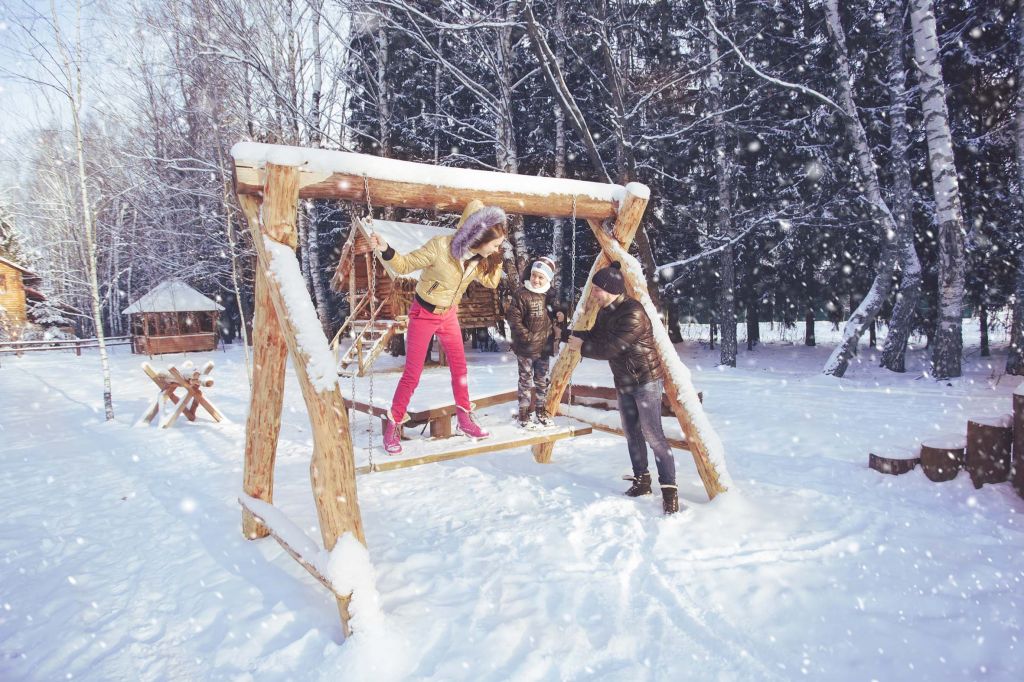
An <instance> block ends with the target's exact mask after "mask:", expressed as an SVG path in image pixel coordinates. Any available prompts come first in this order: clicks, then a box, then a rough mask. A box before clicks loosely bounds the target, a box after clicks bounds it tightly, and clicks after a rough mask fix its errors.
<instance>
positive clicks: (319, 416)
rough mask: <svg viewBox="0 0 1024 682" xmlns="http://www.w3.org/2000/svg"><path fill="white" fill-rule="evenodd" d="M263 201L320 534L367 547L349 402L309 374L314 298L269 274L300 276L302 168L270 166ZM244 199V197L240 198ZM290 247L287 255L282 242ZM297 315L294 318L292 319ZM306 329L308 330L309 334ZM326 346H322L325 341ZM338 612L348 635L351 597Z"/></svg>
mask: <svg viewBox="0 0 1024 682" xmlns="http://www.w3.org/2000/svg"><path fill="white" fill-rule="evenodd" d="M263 197H264V205H263V210H262V212H261V215H260V221H259V225H258V226H257V225H256V224H254V223H253V222H250V224H249V225H250V228H251V229H252V233H253V243H254V245H255V246H256V253H257V257H258V259H259V268H260V269H261V270H263V271H265V272H266V273H267V276H266V279H265V281H266V283H267V289H268V291H269V293H270V299H271V301H273V304H274V311H275V312H276V313H277V320H278V323H279V324H280V326H281V329H282V331H283V332H284V339H285V343H286V344H287V346H288V353H289V355H290V356H291V358H292V366H293V367H294V369H295V373H296V376H297V378H298V380H299V386H300V387H301V388H302V397H303V399H304V400H305V403H306V409H307V411H308V412H309V418H310V425H311V427H312V433H313V460H312V462H311V463H310V481H311V483H312V486H313V496H314V499H315V501H316V508H317V517H318V518H319V521H320V534H321V536H322V538H323V542H324V548H325V549H327V551H330V550H332V549H333V548H334V545H335V544H336V543H337V541H338V538H340V537H341V536H342V535H344V534H345V533H352V534H353V536H355V538H356V539H358V540H359V541H360V542H361V543H363V544H364V545H365V544H366V538H365V536H364V534H363V523H362V518H361V516H360V513H359V502H358V498H357V496H356V477H355V459H354V455H353V451H352V434H351V431H350V429H349V422H348V414H347V411H346V409H345V402H344V400H343V399H342V396H341V390H340V388H339V387H338V383H337V377H332V378H333V381H332V382H331V386H330V387H329V388H327V387H324V386H323V384H322V379H323V378H322V377H321V381H320V382H318V384H314V382H313V380H312V378H311V376H310V356H309V353H308V352H307V350H306V348H305V346H304V345H300V344H299V341H298V331H299V329H298V322H297V320H298V319H302V318H303V317H305V318H307V319H308V318H309V317H311V316H312V317H314V319H315V315H316V311H315V309H314V308H313V302H312V300H310V299H309V297H308V296H306V297H303V298H293V299H290V300H289V301H288V302H287V303H286V301H285V297H284V294H283V293H282V291H281V285H280V283H279V282H278V281H277V279H276V278H275V277H274V276H272V275H271V274H270V273H271V272H273V270H274V269H275V268H280V269H282V270H285V271H292V272H293V273H294V276H295V277H296V278H300V277H301V275H300V274H299V272H298V261H297V260H296V258H295V253H294V249H295V242H296V229H295V221H296V217H297V214H298V200H299V169H298V168H297V167H294V166H281V165H277V164H274V163H267V165H266V183H265V185H264V190H263ZM240 199H241V197H240ZM265 237H266V238H268V239H269V240H270V244H273V243H275V242H276V244H278V245H282V244H283V245H287V246H288V247H290V250H288V251H287V252H286V253H285V254H282V253H281V249H280V248H278V247H277V246H268V244H267V243H265V242H264V238H265ZM290 306H301V307H302V308H305V310H294V311H293V310H292V309H291V308H290ZM293 315H294V317H293ZM308 331H309V330H306V329H304V330H303V332H305V333H308ZM307 343H308V344H315V345H316V346H318V348H317V349H316V350H317V351H318V352H321V353H323V354H325V355H326V354H329V353H330V349H329V347H328V343H327V338H326V337H325V336H322V332H321V335H320V336H318V337H316V338H305V339H304V341H303V344H307ZM321 343H322V344H323V346H322V348H319V346H320V344H321ZM338 611H339V615H340V616H341V622H342V630H343V631H344V633H345V634H346V636H347V635H348V632H349V625H348V622H349V613H348V599H340V598H339V599H338Z"/></svg>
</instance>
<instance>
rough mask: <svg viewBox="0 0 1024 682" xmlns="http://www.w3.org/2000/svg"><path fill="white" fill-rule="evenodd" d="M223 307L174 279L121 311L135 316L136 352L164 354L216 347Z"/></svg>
mask: <svg viewBox="0 0 1024 682" xmlns="http://www.w3.org/2000/svg"><path fill="white" fill-rule="evenodd" d="M222 310H224V306H222V305H220V304H219V303H217V302H216V301H213V300H211V299H209V298H207V297H206V296H204V295H203V294H201V293H199V292H198V291H196V290H195V289H193V288H192V287H190V286H189V285H188V284H186V283H185V282H182V281H181V280H177V279H170V280H166V281H164V282H161V283H160V284H158V285H157V286H156V287H155V288H154V289H153V290H152V291H150V292H149V293H148V294H146V295H145V296H143V297H142V298H140V299H138V300H137V301H135V302H134V303H132V304H131V305H130V306H128V307H127V308H125V309H124V310H123V311H121V312H122V314H123V315H129V316H130V317H131V334H132V352H133V353H141V354H146V355H160V354H162V353H185V352H188V351H193V352H199V351H208V350H214V349H215V348H216V347H217V319H218V317H220V311H222Z"/></svg>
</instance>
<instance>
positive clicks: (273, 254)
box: [231, 142, 731, 635]
mask: <svg viewBox="0 0 1024 682" xmlns="http://www.w3.org/2000/svg"><path fill="white" fill-rule="evenodd" d="M231 154H232V156H233V157H234V161H235V165H234V181H235V193H236V194H237V196H238V201H239V204H240V206H241V208H242V210H243V212H244V213H245V216H246V218H247V220H248V223H249V228H250V230H251V232H252V235H253V243H254V245H255V247H256V253H257V257H258V259H259V267H258V268H257V272H256V311H255V323H254V325H253V332H254V336H255V344H254V352H255V361H254V370H253V377H252V394H251V400H250V403H249V417H248V422H247V424H246V443H245V469H244V479H243V494H241V495H240V496H239V502H240V503H241V505H242V507H243V518H242V530H243V533H244V535H245V536H246V537H247V538H251V539H255V538H259V537H266V536H268V535H270V536H272V537H274V539H275V540H277V541H278V542H279V543H280V544H281V545H282V547H284V548H285V550H286V551H287V552H288V553H289V554H290V555H291V556H292V557H293V558H295V559H296V560H297V561H298V562H299V564H300V565H302V566H303V568H305V569H306V570H307V571H309V573H310V574H311V575H313V577H314V578H316V579H317V580H318V581H319V582H320V583H321V584H323V585H324V586H325V587H326V588H327V589H328V590H330V591H331V592H332V594H333V595H334V597H335V598H336V599H337V602H338V607H339V611H340V615H341V619H342V628H343V631H344V633H345V634H346V635H347V634H348V632H349V629H348V626H349V617H350V613H349V602H350V599H352V600H354V599H355V596H354V595H353V593H352V590H353V589H354V588H353V587H352V585H353V584H359V585H362V584H363V583H362V579H361V578H360V579H358V580H356V581H355V582H352V580H351V576H350V575H348V574H346V572H345V571H346V569H349V568H351V569H353V572H354V573H357V572H358V571H359V570H360V569H359V568H357V566H358V565H359V564H361V563H363V562H365V561H367V560H368V559H367V555H366V551H365V549H364V548H363V547H359V543H362V545H364V546H365V544H366V536H365V534H364V532H363V521H362V515H361V513H360V510H359V496H358V492H357V489H356V473H357V472H356V463H355V452H354V449H353V443H352V432H351V430H350V424H349V417H348V410H347V408H346V405H345V400H344V398H343V397H342V393H341V387H340V385H339V381H338V375H337V368H336V366H335V364H334V362H333V357H332V355H331V352H330V350H329V347H328V339H327V338H326V336H325V335H324V333H323V329H322V327H321V326H320V323H319V320H318V319H317V316H316V310H315V308H314V306H313V302H312V300H311V299H310V296H309V293H308V291H307V290H306V288H305V284H304V282H303V278H302V274H301V272H300V269H299V264H298V261H297V259H296V255H295V248H296V245H297V241H298V239H297V235H298V231H297V229H296V220H297V216H298V209H299V201H300V199H314V198H319V199H335V200H348V201H355V202H359V203H365V204H373V205H375V206H396V207H403V208H417V209H430V210H435V211H442V212H450V213H457V212H462V211H463V209H465V207H466V205H467V204H468V203H469V202H470V201H472V200H474V199H480V200H482V201H483V202H484V203H486V204H488V205H494V206H500V207H502V208H503V209H505V210H506V211H508V212H512V213H519V214H524V215H535V216H546V217H563V218H568V217H570V216H572V217H573V218H576V219H581V220H586V221H587V222H588V224H589V225H590V227H591V229H592V230H593V233H594V236H595V237H596V238H597V240H598V243H599V244H600V246H601V252H600V253H599V255H598V257H597V259H596V260H595V262H594V264H593V265H592V267H591V277H592V276H593V273H594V272H596V271H597V270H598V269H600V268H602V267H604V266H606V265H607V264H609V263H610V262H611V261H613V260H618V261H620V262H621V263H622V264H623V274H624V276H625V279H626V286H627V291H628V293H629V294H630V295H631V296H633V297H634V298H637V299H639V300H640V301H641V302H642V303H643V304H644V307H645V310H646V311H647V314H648V316H649V317H651V319H652V322H653V323H654V328H655V334H656V336H657V338H658V344H657V350H658V356H659V358H660V359H661V362H662V365H663V366H664V367H665V369H666V376H665V395H666V397H667V398H668V401H669V405H670V406H671V409H672V412H673V414H674V415H675V416H676V418H677V419H678V420H679V424H680V426H681V428H682V431H683V433H684V434H685V436H686V442H687V446H688V447H689V449H690V452H691V454H692V455H693V459H694V463H695V464H696V468H697V472H698V473H699V475H700V477H701V480H702V482H703V483H704V487H705V489H706V490H707V494H708V497H709V498H714V497H715V496H716V495H718V494H720V493H722V492H724V491H725V490H727V489H728V487H729V486H730V485H731V480H730V478H729V474H728V471H727V470H726V467H725V453H724V449H723V448H722V444H721V441H720V440H719V439H718V436H717V434H716V433H715V430H714V428H713V427H712V425H711V423H710V421H709V420H708V418H707V415H706V414H705V413H704V409H703V406H702V405H701V403H700V399H699V397H698V395H697V391H696V389H695V388H694V387H693V383H692V382H691V379H690V372H689V370H688V369H687V368H686V367H685V366H684V365H683V363H682V361H681V360H680V359H679V355H678V353H677V352H676V351H675V349H674V348H673V346H672V344H671V342H670V340H669V338H668V334H667V332H666V331H665V329H664V327H663V326H662V324H661V321H660V319H659V317H658V314H657V310H656V309H655V308H654V306H653V303H651V299H650V296H649V295H648V293H647V285H646V282H645V279H644V276H643V272H642V269H641V267H640V264H639V263H638V262H637V261H636V259H635V258H633V257H632V256H631V255H630V254H629V252H628V250H627V249H628V248H629V245H630V244H631V243H632V241H633V237H634V235H635V234H636V231H637V228H638V227H639V225H640V220H641V218H642V217H643V214H644V209H645V208H646V206H647V202H648V200H649V198H650V191H649V190H648V188H647V187H646V186H644V185H641V184H638V183H630V184H629V185H626V186H625V187H622V186H619V185H610V184H600V183H594V182H583V181H578V180H568V179H562V178H542V177H531V176H525V175H514V174H506V173H494V172H489V171H480V170H464V169H456V168H443V167H438V166H430V165H427V164H420V163H412V162H407V161H398V160H393V159H383V158H378V157H373V156H368V155H364V154H352V153H347V152H338V151H327V150H323V149H303V148H298V147H285V146H279V145H266V144H259V143H254V142H243V143H239V144H236V145H235V146H234V147H233V148H232V150H231ZM591 290H592V285H591V283H590V282H589V278H588V283H587V286H586V287H585V288H584V290H583V293H582V296H581V298H580V301H579V304H578V306H577V308H576V311H575V314H574V315H573V317H572V320H573V324H574V328H576V329H589V328H590V327H591V326H592V325H593V323H594V319H595V318H596V316H597V312H598V309H599V305H598V303H597V301H596V299H593V298H592V297H591V295H590V294H591ZM289 356H290V357H291V360H292V366H293V367H294V369H295V374H296V378H297V379H298V384H299V387H300V388H301V390H302V396H303V398H304V399H305V403H306V408H307V410H308V412H309V419H310V426H311V436H312V441H313V446H312V457H311V461H310V469H309V472H310V482H311V484H312V492H313V497H314V500H315V502H316V510H317V516H318V520H319V530H320V534H321V538H322V541H323V545H322V547H318V546H317V543H315V542H314V541H313V540H311V539H310V538H309V537H308V536H306V534H305V533H304V532H303V530H302V529H301V528H300V527H299V526H297V525H296V524H294V523H293V522H291V521H289V520H288V519H287V517H285V516H284V515H283V514H282V513H281V511H280V510H279V509H277V508H276V507H274V505H273V497H274V462H275V458H276V450H277V442H278V437H279V434H280V429H281V411H282V407H283V399H284V385H285V364H286V359H287V358H288V357H289ZM579 362H580V355H579V353H578V352H576V351H574V350H572V349H570V348H569V347H568V346H565V347H563V348H562V350H561V352H560V353H559V355H558V359H557V360H556V362H555V366H554V368H553V370H552V380H551V389H550V390H549V392H548V411H549V412H550V413H552V414H556V413H557V412H558V409H559V407H560V406H561V401H562V395H563V393H564V392H565V390H566V388H567V386H568V385H569V382H570V379H571V376H572V372H573V369H575V367H576V366H577V364H578V363H579ZM354 398H355V396H354V395H353V399H354ZM564 437H566V434H556V433H552V434H546V433H544V432H540V433H535V434H528V435H521V436H519V437H518V438H517V439H513V440H508V441H500V442H493V441H494V440H495V439H488V440H485V441H482V442H481V443H472V442H471V443H470V444H469V447H467V448H464V449H463V450H462V451H459V449H458V448H457V447H454V446H453V447H451V448H449V450H450V451H449V452H448V455H447V458H448V459H451V458H454V457H462V456H468V455H470V454H480V453H482V452H493V451H496V450H505V449H513V448H520V447H523V446H525V445H529V446H531V447H532V449H533V456H534V459H535V460H536V461H537V462H539V463H542V464H543V463H548V462H550V461H551V457H552V453H553V448H554V444H555V441H556V440H559V439H562V438H564ZM432 461H436V459H434V460H432ZM371 470H372V469H371ZM342 541H344V542H342ZM356 541H357V542H356ZM354 547H355V548H358V551H357V550H355V549H353V548H354ZM335 553H338V554H335ZM359 575H365V573H359ZM355 589H359V588H355ZM353 603H355V602H354V601H353Z"/></svg>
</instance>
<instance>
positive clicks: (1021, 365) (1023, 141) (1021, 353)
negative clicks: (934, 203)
mask: <svg viewBox="0 0 1024 682" xmlns="http://www.w3.org/2000/svg"><path fill="white" fill-rule="evenodd" d="M1016 24H1017V111H1016V114H1015V122H1016V131H1015V132H1016V135H1017V139H1016V142H1017V149H1016V151H1017V195H1016V196H1017V206H1018V210H1017V215H1018V216H1024V4H1022V3H1017V21H1016ZM1018 229H1019V228H1018ZM1019 246H1020V254H1019V256H1018V258H1017V290H1016V291H1015V292H1014V295H1013V322H1012V324H1011V325H1010V350H1009V353H1008V355H1007V356H1006V373H1007V374H1014V375H1017V376H1021V375H1024V244H1020V245H1019Z"/></svg>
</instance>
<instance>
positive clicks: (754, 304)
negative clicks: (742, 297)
mask: <svg viewBox="0 0 1024 682" xmlns="http://www.w3.org/2000/svg"><path fill="white" fill-rule="evenodd" d="M757 299H758V297H757V290H756V289H755V288H754V287H753V286H751V292H750V295H749V296H748V297H747V350H754V346H756V345H757V344H759V343H761V320H760V315H759V313H760V311H759V310H758V300H757Z"/></svg>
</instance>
